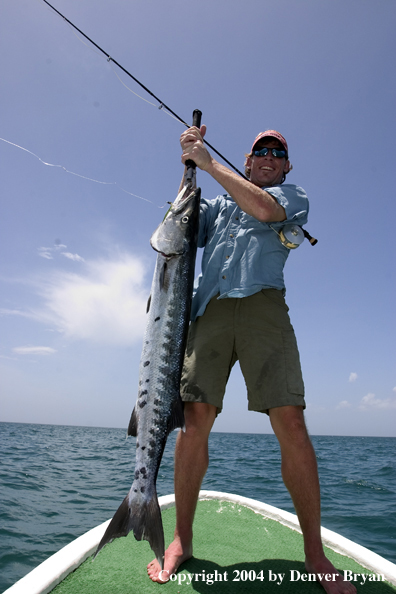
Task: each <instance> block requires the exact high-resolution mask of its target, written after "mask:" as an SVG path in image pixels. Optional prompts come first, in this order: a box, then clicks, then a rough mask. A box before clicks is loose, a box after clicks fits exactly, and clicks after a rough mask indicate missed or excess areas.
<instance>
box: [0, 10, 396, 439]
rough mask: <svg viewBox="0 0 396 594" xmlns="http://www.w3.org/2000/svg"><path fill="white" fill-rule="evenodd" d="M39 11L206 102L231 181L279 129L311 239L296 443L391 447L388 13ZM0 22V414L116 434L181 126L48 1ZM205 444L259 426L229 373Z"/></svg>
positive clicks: (133, 387) (171, 101) (6, 13)
mask: <svg viewBox="0 0 396 594" xmlns="http://www.w3.org/2000/svg"><path fill="white" fill-rule="evenodd" d="M53 4H54V6H55V7H56V8H57V9H58V10H59V11H60V12H61V13H63V14H64V15H65V17H67V18H68V19H69V20H70V21H72V22H73V23H74V24H75V25H76V26H77V27H78V28H79V29H81V30H82V31H83V32H85V33H86V34H87V35H88V36H89V37H90V38H91V39H93V40H94V41H95V43H97V44H98V45H99V46H101V47H102V48H103V49H104V50H105V51H106V52H107V53H108V54H109V55H110V56H111V57H112V58H113V59H114V60H116V61H117V62H119V63H120V64H121V65H122V66H124V68H126V69H127V70H129V71H130V72H131V73H132V74H133V75H134V76H135V77H136V78H137V79H138V80H140V81H141V82H142V83H143V84H144V85H145V86H146V87H148V88H149V89H150V90H151V91H152V92H153V93H154V94H155V95H157V96H158V97H159V98H160V100H161V101H162V102H164V103H165V104H166V105H168V106H169V107H170V108H171V109H172V110H173V111H175V112H176V113H177V114H179V115H180V116H181V117H182V118H183V119H184V120H185V121H187V122H190V121H191V118H192V112H193V110H194V109H196V108H198V109H200V110H201V111H202V113H203V117H202V122H203V123H205V124H206V125H207V128H208V131H207V137H206V138H207V140H208V142H210V143H211V144H212V145H213V146H214V147H216V148H217V150H219V151H220V152H222V153H223V154H224V155H225V156H226V157H227V158H228V159H229V160H230V161H231V162H232V163H233V164H234V165H235V166H237V167H238V168H242V167H243V161H244V153H245V152H248V151H249V150H250V147H251V144H252V141H253V139H254V138H255V136H256V135H257V134H258V133H259V132H261V131H263V130H265V129H268V128H275V129H277V130H279V131H280V132H281V133H282V134H283V135H284V136H285V137H286V139H287V141H288V144H289V152H290V158H291V162H292V164H293V171H292V172H291V173H290V174H289V176H288V180H287V181H288V183H294V184H297V185H301V186H302V187H303V188H304V189H305V190H306V191H307V194H308V197H309V199H310V218H309V223H308V224H307V225H306V228H307V230H308V231H309V232H310V233H311V235H313V236H315V237H316V238H318V240H319V241H318V243H317V245H316V246H314V247H312V246H311V245H310V244H309V243H308V242H307V241H305V242H304V243H303V244H302V245H301V246H300V247H299V248H298V249H297V250H293V251H292V252H291V253H290V257H289V259H288V261H287V264H286V268H285V279H286V286H287V294H286V299H287V302H288V305H289V307H290V316H291V320H292V323H293V326H294V329H295V331H296V335H297V340H298V345H299V349H300V356H301V362H302V367H303V375H304V381H305V386H306V400H307V409H306V419H307V424H308V428H309V431H310V432H311V433H312V434H313V435H315V434H322V435H367V436H396V366H395V338H394V336H395V316H394V299H395V298H394V295H395V264H394V236H395V207H394V191H392V189H389V188H391V187H392V182H393V169H394V161H395V149H394V136H395V105H396V97H395V94H396V93H395V90H396V84H395V80H396V79H395V67H394V64H395V60H394V56H395V55H396V38H395V34H394V23H395V17H396V4H395V2H394V1H393V0H378V1H376V2H372V1H371V2H369V1H367V0H299V1H298V2H295V1H294V0H277V1H276V2H268V1H266V0H250V1H249V2H248V3H246V2H242V1H241V0H216V1H215V2H214V1H213V0H201V1H200V2H199V3H196V2H192V1H191V0H183V1H181V0H169V1H168V2H163V1H160V0H150V1H147V0H133V1H131V0H128V1H127V0H112V2H104V1H103V0H78V1H76V0H53ZM1 12H2V18H1V21H0V51H1V55H2V58H3V59H2V69H1V71H2V76H1V85H0V92H1V106H2V108H1V115H0V122H1V125H0V137H1V140H0V201H1V214H0V253H1V258H0V377H1V385H0V420H2V421H9V422H21V423H53V424H65V425H85V426H98V427H102V426H103V427H127V424H128V421H129V417H130V414H131V411H132V409H133V406H134V403H135V400H136V396H137V385H138V368H139V359H140V352H141V347H142V337H143V332H144V327H145V309H146V302H147V298H148V295H149V292H150V284H151V278H152V274H153V271H154V264H155V253H154V252H153V250H152V249H151V247H150V244H149V240H150V236H151V234H152V233H153V231H154V230H155V228H156V227H157V225H158V224H159V223H160V222H161V220H162V218H163V216H164V213H165V208H166V205H167V202H168V201H172V200H174V198H175V197H176V195H177V189H178V186H179V183H180V179H181V176H182V172H183V167H182V165H181V161H180V155H181V150H180V145H179V137H180V134H181V133H182V132H183V131H184V129H185V128H184V126H183V125H182V124H181V123H180V122H178V121H176V120H175V119H174V118H172V117H170V116H169V115H168V114H167V113H166V112H165V110H164V109H159V104H158V102H156V101H155V100H154V99H153V98H152V97H151V96H150V95H148V94H147V93H146V92H145V91H144V90H143V89H141V88H140V87H139V86H138V85H137V84H136V83H135V82H134V81H132V80H131V79H130V78H128V77H127V76H126V75H125V74H124V73H122V71H120V69H118V68H117V67H116V66H115V65H114V64H113V63H112V62H110V61H108V60H107V59H106V57H105V56H103V55H102V54H101V53H100V52H99V51H98V50H97V49H96V48H95V47H93V46H92V44H90V43H89V42H88V41H87V40H85V39H84V38H82V36H81V35H78V34H77V33H76V32H75V31H74V30H73V29H72V28H71V27H70V26H69V25H68V24H67V22H66V21H65V20H64V19H62V18H61V17H59V16H58V15H56V14H55V13H54V12H53V11H52V10H51V9H50V8H49V7H48V6H47V5H46V4H45V3H44V2H43V1H42V0H2V2H1ZM137 95H139V96H137ZM197 177H198V183H199V185H200V187H201V188H202V194H203V196H205V197H206V198H214V197H215V196H216V195H218V194H220V193H223V191H222V188H221V187H220V186H218V184H217V183H216V182H214V180H212V179H211V178H210V176H209V175H208V174H206V173H205V172H201V171H199V172H198V176H197ZM214 430H215V431H229V432H246V433H270V432H271V427H270V424H269V420H268V417H267V416H266V415H262V414H259V413H252V412H248V411H247V400H246V389H245V385H244V380H243V378H242V376H241V374H240V371H239V369H238V365H237V366H236V368H235V369H234V370H233V372H232V374H231V378H230V381H229V385H228V388H227V393H226V397H225V404H224V411H223V412H222V414H221V415H219V417H218V419H217V420H216V423H215V426H214Z"/></svg>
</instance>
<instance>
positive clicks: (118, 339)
mask: <svg viewBox="0 0 396 594" xmlns="http://www.w3.org/2000/svg"><path fill="white" fill-rule="evenodd" d="M146 268H147V267H145V266H144V264H143V262H142V261H141V260H140V259H139V258H137V257H135V256H132V255H130V254H122V255H118V256H117V257H115V258H113V259H111V260H96V261H89V262H85V263H84V265H83V270H82V272H81V273H79V274H72V273H67V272H61V271H58V272H56V273H54V274H53V275H52V276H46V277H45V278H44V279H41V281H40V284H39V286H38V292H39V294H40V295H41V297H42V299H43V301H44V306H43V307H42V308H41V309H39V310H36V311H35V312H34V317H35V319H36V320H37V321H40V322H42V323H45V324H46V325H47V326H48V325H49V326H51V327H54V328H55V329H56V330H58V331H59V332H60V333H62V334H63V335H64V336H65V337H66V338H69V339H78V340H88V341H92V342H96V343H101V344H112V345H124V346H126V345H131V344H133V343H134V342H136V341H138V340H139V341H140V340H141V337H142V334H143V332H144V327H145V315H144V313H145V311H146V303H147V298H148V293H149V291H148V289H147V287H146V285H145V284H144V279H145V270H146Z"/></svg>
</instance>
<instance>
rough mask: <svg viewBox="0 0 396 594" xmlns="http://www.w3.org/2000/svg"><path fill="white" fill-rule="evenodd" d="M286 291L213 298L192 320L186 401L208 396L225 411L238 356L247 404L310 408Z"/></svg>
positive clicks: (259, 407)
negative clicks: (226, 390) (305, 398)
mask: <svg viewBox="0 0 396 594" xmlns="http://www.w3.org/2000/svg"><path fill="white" fill-rule="evenodd" d="M288 311H289V308H288V306H287V305H286V302H285V299H284V296H283V293H282V291H279V290H277V289H262V290H261V291H259V292H258V293H255V294H254V295H250V296H249V297H243V298H225V299H217V296H216V297H214V298H213V299H211V301H210V302H209V304H208V305H207V307H206V310H205V312H204V314H203V315H202V316H200V317H198V318H197V319H196V320H195V321H194V322H192V323H191V324H190V328H189V334H188V340H187V348H186V354H185V358H184V365H183V372H182V378H181V397H182V400H183V401H184V402H205V403H208V404H212V405H214V406H216V407H217V412H218V413H220V412H221V410H222V407H223V398H224V393H225V389H226V384H227V381H228V378H229V376H230V373H231V369H232V367H233V366H234V364H235V363H236V361H239V364H240V367H241V371H242V374H243V377H244V379H245V383H246V388H247V396H248V409H249V410H254V411H258V412H263V413H267V414H268V411H269V409H270V408H275V407H278V406H288V405H293V406H302V407H303V408H305V401H304V383H303V378H302V373H301V365H300V356H299V353H298V348H297V342H296V337H295V334H294V330H293V327H292V325H291V323H290V318H289V314H288Z"/></svg>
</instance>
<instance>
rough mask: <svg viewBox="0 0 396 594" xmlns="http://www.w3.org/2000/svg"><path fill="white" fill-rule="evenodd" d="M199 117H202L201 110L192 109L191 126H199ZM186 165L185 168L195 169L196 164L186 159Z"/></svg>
mask: <svg viewBox="0 0 396 594" xmlns="http://www.w3.org/2000/svg"><path fill="white" fill-rule="evenodd" d="M201 117H202V111H200V110H199V109H194V111H193V123H192V125H193V126H196V127H197V128H200V127H201ZM186 167H187V170H188V169H195V168H196V165H195V163H194V161H193V160H192V159H188V160H187V161H186ZM187 177H190V176H189V175H187Z"/></svg>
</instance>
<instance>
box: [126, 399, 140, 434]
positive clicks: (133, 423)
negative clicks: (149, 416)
mask: <svg viewBox="0 0 396 594" xmlns="http://www.w3.org/2000/svg"><path fill="white" fill-rule="evenodd" d="M137 426H138V420H137V414H136V406H135V407H134V408H133V411H132V414H131V418H130V421H129V425H128V431H127V435H132V437H137Z"/></svg>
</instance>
